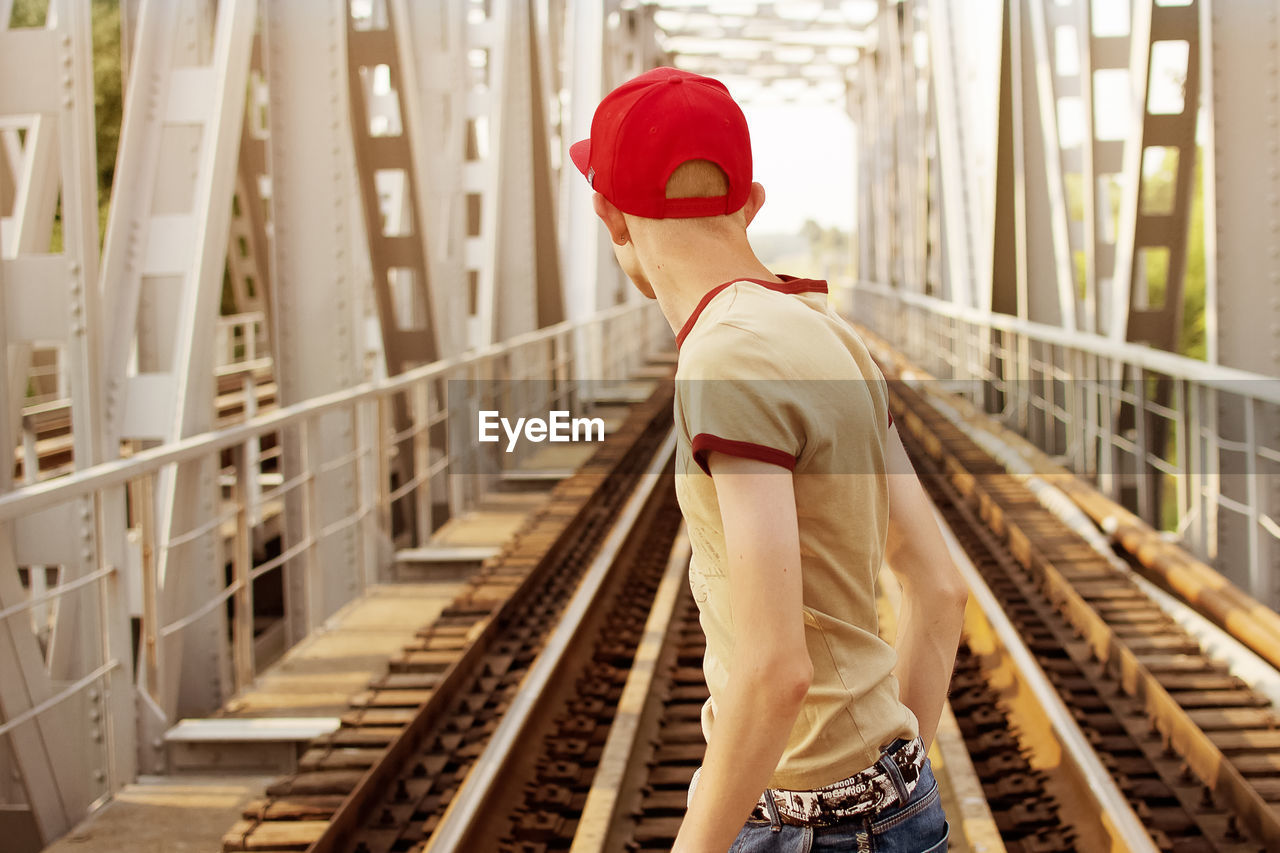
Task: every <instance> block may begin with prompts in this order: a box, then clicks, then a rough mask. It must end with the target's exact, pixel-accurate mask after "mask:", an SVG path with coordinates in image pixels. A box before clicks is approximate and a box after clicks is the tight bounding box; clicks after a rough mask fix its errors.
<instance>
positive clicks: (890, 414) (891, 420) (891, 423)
mask: <svg viewBox="0 0 1280 853" xmlns="http://www.w3.org/2000/svg"><path fill="white" fill-rule="evenodd" d="M884 411H885V414H887V415H888V416H889V426H893V412H891V411H889V410H888V409H885V410H884Z"/></svg>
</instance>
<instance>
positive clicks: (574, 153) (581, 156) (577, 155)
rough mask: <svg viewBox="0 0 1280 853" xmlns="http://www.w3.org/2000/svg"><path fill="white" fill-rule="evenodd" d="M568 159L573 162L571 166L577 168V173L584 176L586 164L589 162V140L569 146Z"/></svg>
mask: <svg viewBox="0 0 1280 853" xmlns="http://www.w3.org/2000/svg"><path fill="white" fill-rule="evenodd" d="M569 159H571V160H573V165H575V166H577V167H578V171H579V172H581V173H582V174H583V175H586V174H587V169H588V168H589V166H588V164H589V163H590V162H591V140H590V139H584V140H582V141H581V142H575V143H573V144H572V145H570V146H569Z"/></svg>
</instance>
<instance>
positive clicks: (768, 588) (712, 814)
mask: <svg viewBox="0 0 1280 853" xmlns="http://www.w3.org/2000/svg"><path fill="white" fill-rule="evenodd" d="M708 467H709V469H710V471H711V475H712V476H713V477H714V478H715V486H716V498H717V500H718V501H719V504H720V518H721V521H722V522H723V524H724V538H725V550H726V557H727V562H728V565H727V572H728V575H729V601H730V606H731V610H732V614H733V624H734V626H735V631H734V649H733V654H732V657H731V658H730V660H729V661H728V669H729V681H728V686H727V688H726V690H725V692H724V695H723V696H718V697H717V699H716V724H715V728H714V729H713V730H712V733H711V740H710V742H709V743H708V744H707V752H706V756H705V758H704V759H703V762H702V774H701V775H700V776H699V777H698V787H697V788H696V789H695V790H694V793H693V800H692V802H691V803H690V805H689V811H688V812H687V814H686V815H685V819H684V823H683V824H682V825H681V827H680V834H679V836H678V837H677V838H676V843H675V847H674V848H673V853H680V852H681V851H683V853H692V852H693V851H696V852H697V853H703V851H708V850H727V849H729V846H730V845H731V844H732V843H733V840H734V838H735V837H736V836H737V834H738V831H739V830H741V829H742V825H743V824H744V823H745V822H746V819H747V816H748V815H749V814H750V812H751V808H752V806H753V805H754V804H755V802H756V799H757V798H758V797H759V796H760V792H761V791H763V790H764V789H765V787H766V786H767V785H768V784H769V777H770V776H771V775H773V771H774V769H775V768H776V767H777V766H778V761H779V760H781V758H782V752H783V749H785V747H786V745H787V738H788V736H789V735H790V733H791V728H792V726H793V725H794V724H795V721H796V716H797V715H798V714H799V713H800V705H801V703H802V702H803V701H804V697H805V694H806V693H807V692H808V690H809V684H810V682H811V681H812V679H813V665H812V663H811V662H810V660H809V653H808V649H807V648H806V647H805V641H804V616H803V612H802V609H801V608H802V602H803V595H802V587H801V583H800V533H799V524H798V522H797V520H796V501H795V486H794V483H793V480H792V475H791V472H790V471H788V470H787V469H786V468H782V467H780V466H777V465H770V464H769V463H766V462H760V461H756V460H753V459H742V458H739V457H735V456H727V455H725V454H723V453H714V452H713V453H711V454H710V457H709V458H708Z"/></svg>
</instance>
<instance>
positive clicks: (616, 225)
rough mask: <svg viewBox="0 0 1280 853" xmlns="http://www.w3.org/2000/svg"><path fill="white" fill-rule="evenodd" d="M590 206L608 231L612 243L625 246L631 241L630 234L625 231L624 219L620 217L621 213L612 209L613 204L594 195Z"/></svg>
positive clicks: (600, 196)
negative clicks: (592, 206)
mask: <svg viewBox="0 0 1280 853" xmlns="http://www.w3.org/2000/svg"><path fill="white" fill-rule="evenodd" d="M591 203H592V205H594V207H595V210H596V216H598V217H600V221H601V222H603V223H604V227H605V228H608V229H609V236H610V237H611V238H612V239H613V242H614V243H616V244H617V245H619V246H625V245H627V243H628V242H630V240H631V234H630V232H629V231H628V230H627V220H626V217H624V216H623V215H622V211H621V210H618V208H616V207H614V205H613V202H611V201H609V199H607V198H605V197H604V196H602V195H600V193H596V194H595V196H594V197H593V198H592V199H591Z"/></svg>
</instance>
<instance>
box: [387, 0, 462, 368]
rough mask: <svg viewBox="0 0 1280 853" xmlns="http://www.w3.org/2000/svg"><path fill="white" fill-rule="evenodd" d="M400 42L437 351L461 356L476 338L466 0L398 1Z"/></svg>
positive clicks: (398, 35) (407, 118) (397, 39)
mask: <svg viewBox="0 0 1280 853" xmlns="http://www.w3.org/2000/svg"><path fill="white" fill-rule="evenodd" d="M396 8H397V10H399V11H398V13H397V20H398V21H399V22H401V23H400V25H399V26H398V27H397V29H396V41H397V44H399V45H400V48H399V50H400V53H401V55H404V54H405V53H409V54H411V55H412V56H413V58H414V61H413V63H412V65H411V66H410V67H406V68H405V69H404V71H403V74H404V75H406V76H407V75H410V74H412V75H415V78H414V80H413V85H414V88H415V89H416V91H417V92H418V95H417V97H416V98H415V99H413V100H411V101H410V102H409V103H408V109H407V111H406V113H405V115H404V117H403V118H404V120H405V121H407V122H408V123H409V125H410V128H411V131H412V134H413V138H414V139H417V140H420V142H419V143H418V144H417V145H415V146H414V149H413V153H414V155H415V160H414V163H415V167H416V168H417V169H419V170H420V173H421V174H422V175H423V180H422V186H421V194H422V202H423V204H424V205H425V213H424V216H425V219H426V223H425V228H426V235H427V242H428V245H429V246H430V247H431V251H430V253H429V254H428V255H427V272H428V275H429V276H430V279H431V284H432V288H431V295H432V299H433V300H434V304H435V309H436V316H437V317H438V318H439V323H438V326H439V329H440V330H441V337H440V342H439V354H440V356H442V357H446V356H450V355H455V354H456V353H459V352H461V351H462V350H464V349H467V348H468V347H469V346H470V345H471V343H472V341H470V340H469V339H468V335H467V334H466V330H467V318H468V315H469V310H468V304H467V303H468V299H467V292H468V288H469V286H470V284H469V276H468V273H467V257H466V239H467V230H466V229H467V222H466V195H465V192H464V189H463V183H464V179H463V173H464V169H465V166H466V141H467V101H468V86H469V81H468V77H469V75H470V72H471V69H470V66H469V65H468V61H467V47H468V43H467V0H436V2H432V3H414V2H409V3H398V4H397V7H396Z"/></svg>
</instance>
